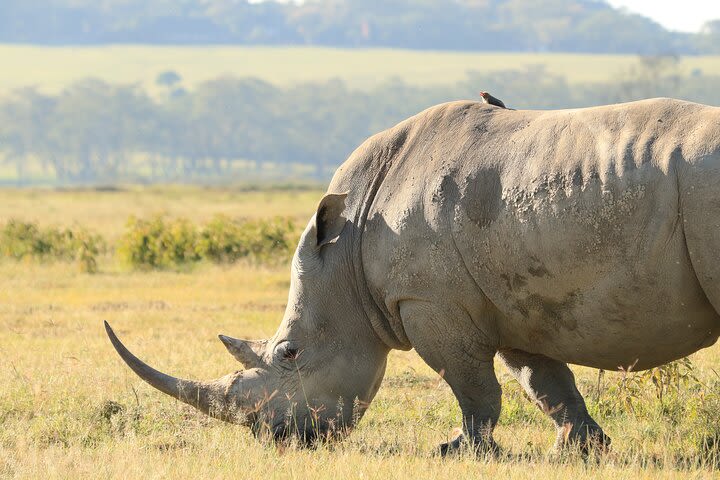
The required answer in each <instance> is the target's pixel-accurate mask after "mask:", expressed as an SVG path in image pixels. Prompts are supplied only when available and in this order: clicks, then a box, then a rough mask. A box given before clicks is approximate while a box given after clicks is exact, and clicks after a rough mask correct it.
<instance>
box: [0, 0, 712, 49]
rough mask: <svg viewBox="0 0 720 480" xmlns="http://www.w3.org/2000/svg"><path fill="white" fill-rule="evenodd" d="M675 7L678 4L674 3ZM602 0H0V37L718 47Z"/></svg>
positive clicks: (84, 41)
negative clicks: (291, 0)
mask: <svg viewBox="0 0 720 480" xmlns="http://www.w3.org/2000/svg"><path fill="white" fill-rule="evenodd" d="M678 8H683V7H682V6H678ZM718 40H720V29H718V25H717V22H714V23H709V24H708V25H707V28H706V29H705V30H704V31H703V32H702V33H700V34H683V33H678V32H670V31H668V30H666V29H664V28H663V27H661V26H660V25H658V24H657V23H655V22H653V21H652V20H650V19H648V18H646V17H643V16H640V15H635V14H629V13H627V12H624V11H621V10H618V9H615V8H613V7H611V6H610V5H609V4H608V3H607V2H606V1H605V0H545V1H542V2H538V1H536V0H306V1H305V2H303V3H301V4H297V3H293V2H289V3H288V2H284V3H280V2H277V1H264V2H260V3H257V2H253V3H250V2H249V1H248V0H33V1H27V0H3V1H2V2H0V42H6V43H7V42H10V43H35V44H51V45H57V44H81V45H88V44H112V43H135V44H183V45H188V44H192V45H197V44H204V45H207V44H248V45H257V44H262V45H325V46H343V47H379V46H382V47H400V48H411V49H441V50H447V49H450V50H464V51H467V50H474V51H553V52H588V53H634V54H665V53H674V54H693V53H718V52H720V42H718Z"/></svg>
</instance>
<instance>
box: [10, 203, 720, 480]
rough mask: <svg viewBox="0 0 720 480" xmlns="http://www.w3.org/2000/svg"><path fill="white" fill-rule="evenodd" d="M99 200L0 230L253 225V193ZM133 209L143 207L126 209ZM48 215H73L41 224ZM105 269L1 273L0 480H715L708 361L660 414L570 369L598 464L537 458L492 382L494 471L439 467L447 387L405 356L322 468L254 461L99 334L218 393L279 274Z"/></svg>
mask: <svg viewBox="0 0 720 480" xmlns="http://www.w3.org/2000/svg"><path fill="white" fill-rule="evenodd" d="M63 195H69V196H70V197H63ZM105 195H106V194H99V193H83V194H78V193H68V194H58V193H49V192H45V193H38V192H17V191H15V192H0V196H1V197H2V199H3V200H5V201H2V202H0V205H2V208H3V209H4V210H1V211H0V220H1V219H4V218H6V216H7V215H8V214H9V213H12V212H11V211H9V210H8V209H7V208H8V207H6V206H5V204H6V203H7V201H10V202H14V205H21V206H22V208H23V211H22V212H20V211H15V212H14V213H15V214H20V213H22V215H28V216H30V217H28V218H33V219H37V220H38V221H41V222H42V223H49V222H59V223H66V222H75V221H77V222H80V223H82V224H83V225H85V226H88V227H91V228H92V227H94V228H96V229H98V230H99V229H106V228H107V229H109V230H113V229H116V228H120V227H121V226H122V222H123V220H124V217H125V216H126V215H127V214H129V213H134V214H139V215H142V214H144V213H146V210H145V209H146V208H147V207H149V206H152V207H156V206H159V205H162V206H167V208H170V209H172V212H173V213H178V212H181V211H182V208H185V207H187V208H188V209H189V211H188V212H185V211H182V213H183V214H184V215H186V216H197V217H201V218H202V217H204V216H206V215H211V214H212V213H215V211H216V209H220V210H223V211H232V212H235V211H242V212H245V211H250V210H251V208H250V207H249V206H250V205H254V204H255V202H256V201H257V196H260V197H261V198H262V195H264V193H257V194H256V193H250V194H240V193H237V194H232V195H230V194H229V193H227V192H225V193H223V192H212V191H199V190H194V189H189V190H187V191H185V190H182V189H170V190H168V191H163V190H153V191H151V192H145V191H133V192H130V193H116V194H113V196H111V197H106V196H105ZM146 195H147V196H148V197H146ZM224 195H227V196H224ZM295 195H300V197H296V196H295ZM70 198H72V201H70V200H69V199H70ZM145 198H152V199H154V201H153V202H150V201H149V200H147V202H146V201H145V200H142V201H140V200H138V199H145ZM190 198H193V199H194V201H190V200H189V199H190ZM274 198H275V199H276V200H277V202H278V203H276V204H275V203H273V204H272V205H273V207H272V209H273V212H272V213H281V214H283V213H284V214H289V215H298V216H300V215H302V216H305V217H309V215H310V213H311V212H312V209H313V205H314V204H315V202H316V201H317V199H318V198H319V193H301V194H295V193H277V192H275V196H274ZM30 199H33V200H30ZM176 202H177V203H176ZM58 205H63V206H65V208H67V211H64V210H61V211H60V212H59V213H58V212H55V211H54V210H53V209H52V208H50V207H51V206H53V208H60V207H59V206H58ZM112 205H115V207H116V210H113V208H112ZM113 211H114V212H115V213H112V212H113ZM111 213H112V214H111ZM256 214H257V215H261V214H262V210H258V212H257V213H256ZM106 215H108V216H109V217H112V218H106ZM118 225H119V226H120V227H118ZM100 270H101V273H99V274H96V275H87V274H81V273H78V272H77V271H76V269H75V267H74V266H73V265H68V264H58V263H56V264H43V265H40V264H35V263H15V262H3V263H0V354H1V355H2V356H1V357H0V358H2V360H1V361H0V386H1V387H0V477H17V478H48V479H49V478H145V479H152V478H166V477H176V478H193V477H195V478H226V477H227V478H230V477H233V478H260V477H262V478H284V479H285V478H436V477H437V478H469V477H478V476H483V477H484V476H488V477H491V476H493V477H498V478H578V477H581V476H582V477H583V478H614V479H623V478H648V479H649V478H712V477H717V475H718V470H716V469H715V470H714V469H713V468H714V467H713V465H712V464H709V463H708V461H707V457H703V449H702V448H701V446H699V445H698V438H699V437H698V435H699V434H700V433H701V430H702V429H704V428H706V427H710V430H712V429H713V428H714V429H715V431H719V430H720V425H718V419H717V416H716V415H713V416H712V417H711V418H710V419H709V425H708V424H707V421H708V419H707V418H706V417H703V416H702V415H703V414H702V412H700V411H698V408H699V406H702V405H706V404H707V405H709V406H710V407H708V408H712V406H713V405H714V406H716V407H717V406H720V403H714V404H713V403H711V402H712V401H714V400H713V398H714V397H713V395H716V394H717V393H718V392H719V390H718V386H717V385H718V377H717V374H715V373H714V371H713V370H712V368H713V367H717V366H718V359H720V349H719V348H718V347H713V348H711V349H707V350H704V351H702V352H700V353H698V354H696V355H694V356H693V361H694V364H695V368H694V373H695V374H696V375H697V377H698V380H699V382H692V383H690V384H688V385H685V386H683V388H682V389H681V390H680V391H679V393H678V394H677V395H674V396H670V397H668V398H667V399H666V400H665V402H664V404H663V405H660V404H659V402H658V401H657V400H656V399H655V397H654V395H653V387H652V384H651V383H649V382H646V384H641V385H640V386H641V387H643V389H642V390H641V392H640V393H635V394H633V395H634V396H633V397H632V399H631V400H632V401H633V402H634V405H635V407H634V412H631V411H629V410H627V409H624V408H622V405H621V402H619V399H618V398H617V397H618V395H617V391H615V390H613V389H612V388H613V387H612V386H613V385H617V384H618V380H619V376H618V375H617V374H614V375H608V376H607V377H606V379H605V381H604V384H603V387H602V389H601V391H600V394H599V396H598V395H597V392H596V390H595V382H596V378H597V377H596V372H595V371H593V370H590V369H584V368H576V369H575V371H576V373H577V374H578V379H579V385H580V389H581V390H582V391H583V392H585V393H586V394H588V395H587V396H588V398H589V400H590V402H589V404H590V408H591V410H593V411H594V412H596V413H598V415H597V417H598V420H599V421H600V422H601V423H602V424H603V425H604V427H605V428H606V430H607V432H608V433H609V434H610V435H611V436H612V437H613V439H614V449H613V453H611V454H610V455H608V456H606V457H604V458H603V459H602V460H601V462H600V463H595V462H588V463H586V462H584V461H583V460H582V459H581V458H580V457H579V456H573V455H569V456H567V457H561V458H558V457H553V456H550V455H548V454H547V452H548V450H549V448H550V446H551V444H552V440H553V438H552V437H553V433H554V432H553V431H552V428H551V425H550V423H549V422H548V421H547V420H546V419H545V418H544V417H542V415H541V414H539V412H537V411H536V409H535V407H533V406H532V405H530V404H529V403H528V402H526V401H525V400H524V399H523V395H522V393H521V391H520V389H519V386H518V385H517V383H515V382H514V381H512V380H511V379H510V377H509V376H508V375H507V373H506V372H505V371H504V370H503V369H499V374H500V378H501V383H502V384H503V386H504V392H505V394H504V399H503V400H504V411H503V415H502V418H501V425H500V426H499V427H498V430H497V440H498V442H499V443H500V444H501V445H502V446H503V447H504V448H505V449H506V451H507V453H506V454H505V455H504V456H503V457H502V458H500V459H497V460H476V459H473V458H470V457H469V456H463V457H460V458H456V459H450V460H441V459H439V458H436V457H434V456H433V454H432V452H433V451H434V447H435V445H436V444H438V443H439V442H441V441H444V440H445V439H446V438H447V437H448V436H449V435H451V432H452V430H453V428H454V427H456V426H457V425H458V423H459V411H458V408H457V406H456V404H455V402H454V399H453V396H452V393H451V392H450V390H449V388H448V387H447V386H445V385H444V383H442V382H441V381H439V379H438V377H437V376H436V375H435V374H434V373H433V372H432V371H431V370H430V369H429V368H428V367H427V366H425V365H424V364H423V362H422V361H421V360H420V359H419V358H418V357H417V356H416V355H415V354H414V353H413V352H395V353H393V354H392V356H391V359H390V364H389V370H388V374H387V376H386V381H385V383H384V385H383V387H382V388H381V391H380V393H379V395H378V398H377V399H376V401H375V402H374V404H373V406H372V407H371V408H370V410H369V412H368V414H367V416H366V417H365V419H363V421H362V422H361V425H360V427H359V428H358V429H357V431H356V432H354V433H353V435H352V436H351V437H350V438H349V439H348V440H347V441H345V442H343V443H342V444H339V445H335V446H326V447H321V448H320V449H318V450H316V451H304V450H299V449H295V448H289V449H285V450H276V449H273V448H270V447H267V446H263V445H260V444H258V443H257V442H256V441H255V440H254V439H253V438H252V437H251V435H250V433H249V432H247V431H246V430H245V429H243V428H240V427H235V426H232V425H226V424H222V423H220V422H217V421H214V420H211V419H208V418H206V417H205V416H203V415H201V414H198V413H196V412H195V411H193V410H191V409H190V408H189V407H186V406H184V405H182V404H179V403H177V402H175V401H173V400H171V399H170V398H169V397H166V396H164V395H162V394H160V393H158V392H156V391H154V390H153V389H152V388H151V387H148V386H147V385H145V384H144V383H142V382H141V381H140V380H139V379H138V378H137V377H136V376H135V375H134V374H133V373H132V372H130V371H129V369H127V368H126V367H125V366H124V365H123V364H122V363H121V361H120V360H119V358H118V357H117V355H116V354H115V352H114V351H113V349H112V347H111V345H110V343H109V342H108V340H107V338H106V337H105V333H104V331H103V328H102V320H104V319H107V320H108V321H109V322H110V323H111V324H112V325H113V326H114V327H115V329H116V331H117V333H118V335H120V337H121V338H122V339H123V341H125V342H126V344H127V345H128V346H129V347H130V348H131V349H132V350H133V351H134V352H135V353H137V354H138V355H139V356H140V357H141V358H143V359H145V360H147V361H148V362H149V363H151V364H153V365H156V366H158V367H159V368H161V369H163V370H166V371H168V372H170V373H174V374H177V375H181V376H186V377H193V378H210V377H216V376H219V375H221V374H225V373H228V372H229V371H232V370H234V369H236V368H238V366H237V363H236V362H235V360H234V359H233V358H232V357H230V356H229V355H228V354H227V353H226V351H225V350H224V348H223V347H222V345H221V344H220V342H219V341H218V340H217V337H216V335H217V334H218V333H227V334H229V335H235V336H242V337H266V336H269V335H270V334H272V333H273V332H274V330H275V327H276V325H277V323H278V322H279V321H280V317H281V315H282V312H283V308H284V304H285V300H286V294H287V288H288V284H289V275H288V271H287V270H288V269H287V268H286V267H277V268H275V267H273V268H267V267H261V266H252V265H247V264H244V265H243V264H239V265H236V266H233V267H227V268H223V267H216V266H200V267H198V268H197V269H195V270H193V271H192V272H189V273H188V272H186V273H174V272H151V273H129V272H124V271H120V270H119V269H118V268H117V267H116V266H115V265H114V264H113V263H112V261H111V260H110V259H105V261H104V262H101V265H100ZM596 399H597V400H599V401H596ZM111 402H116V403H111ZM708 402H710V403H708ZM609 407H612V408H609ZM711 413H712V412H711ZM715 413H717V410H715ZM703 421H705V422H706V423H705V424H704V423H702V422H703ZM713 422H714V423H713ZM703 431H704V430H703ZM718 438H720V437H718Z"/></svg>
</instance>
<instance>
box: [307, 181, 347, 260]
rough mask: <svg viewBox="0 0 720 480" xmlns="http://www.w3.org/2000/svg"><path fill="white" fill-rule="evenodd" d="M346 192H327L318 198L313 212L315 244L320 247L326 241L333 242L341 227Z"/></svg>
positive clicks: (345, 220)
mask: <svg viewBox="0 0 720 480" xmlns="http://www.w3.org/2000/svg"><path fill="white" fill-rule="evenodd" d="M347 196H348V193H347V192H346V193H328V194H327V195H325V196H324V197H323V199H322V200H320V205H318V209H317V213H316V214H315V227H316V228H315V231H316V232H317V246H318V247H322V246H323V245H327V244H328V243H333V242H335V241H336V240H337V239H338V237H339V236H340V233H341V232H342V230H343V228H345V223H346V222H347V218H345V217H344V216H343V214H342V213H343V211H344V210H345V199H346V198H347Z"/></svg>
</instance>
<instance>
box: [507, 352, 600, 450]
mask: <svg viewBox="0 0 720 480" xmlns="http://www.w3.org/2000/svg"><path fill="white" fill-rule="evenodd" d="M498 355H499V356H500V358H501V359H502V360H503V362H504V363H505V365H507V367H508V369H509V370H510V372H511V373H512V374H513V376H514V377H515V378H516V379H517V381H518V382H519V383H520V385H522V387H523V388H524V389H525V392H526V393H527V394H528V396H529V397H530V398H531V399H532V400H533V402H535V404H537V406H538V407H539V408H540V409H541V410H542V411H543V412H545V413H546V414H548V415H549V416H550V418H552V420H553V422H554V423H555V428H556V429H557V439H556V441H555V448H556V449H561V448H564V447H567V446H569V445H579V446H580V447H581V448H582V450H583V451H585V452H587V451H588V449H589V448H590V447H592V446H594V447H599V448H604V447H606V446H608V445H610V437H608V436H607V435H605V433H604V432H603V431H602V428H600V426H599V425H598V424H597V423H596V422H595V420H593V418H592V417H591V416H590V414H589V413H588V411H587V408H586V407H585V400H584V399H583V397H582V395H580V392H579V391H578V389H577V387H576V386H575V376H574V375H573V373H572V371H571V370H570V368H568V366H567V364H565V363H562V362H558V361H557V360H553V359H551V358H548V357H546V356H544V355H536V354H531V353H527V352H523V351H520V350H501V351H499V352H498Z"/></svg>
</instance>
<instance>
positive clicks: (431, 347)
mask: <svg viewBox="0 0 720 480" xmlns="http://www.w3.org/2000/svg"><path fill="white" fill-rule="evenodd" d="M400 315H401V317H402V319H403V326H404V327H405V332H406V334H407V336H408V339H409V340H410V342H411V343H412V345H413V347H414V348H415V351H417V353H418V355H420V357H422V359H423V360H424V361H425V362H426V363H427V364H428V365H430V367H432V368H433V369H434V370H435V371H436V372H438V373H439V374H440V375H441V376H442V377H443V379H444V380H445V381H446V382H447V383H448V384H449V385H450V388H451V389H452V391H453V393H454V394H455V397H456V398H457V400H458V403H459V404H460V410H461V411H462V417H463V435H461V436H459V437H458V438H456V439H455V440H453V441H451V442H448V443H444V444H442V445H441V446H440V453H441V454H442V455H447V454H449V453H452V452H453V451H455V450H458V449H459V448H461V447H463V445H467V446H470V447H472V448H474V449H475V450H476V452H477V453H481V454H482V453H497V445H496V444H495V441H494V440H493V436H492V432H493V429H494V428H495V425H496V424H497V421H498V418H499V416H500V402H501V391H500V384H499V383H498V381H497V378H496V376H495V370H494V368H493V358H494V356H495V350H494V349H492V348H490V347H488V346H486V345H483V344H482V338H481V337H473V336H472V335H467V332H469V331H471V330H467V329H464V328H448V325H453V324H457V322H458V321H460V322H462V323H464V324H466V325H467V326H468V328H473V327H472V323H471V322H470V319H469V317H468V316H467V313H465V311H464V310H462V309H455V308H453V307H452V306H440V305H436V304H431V303H428V302H418V301H410V302H403V303H402V304H401V306H400ZM466 322H468V323H466ZM461 332H464V334H463V333H461Z"/></svg>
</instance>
